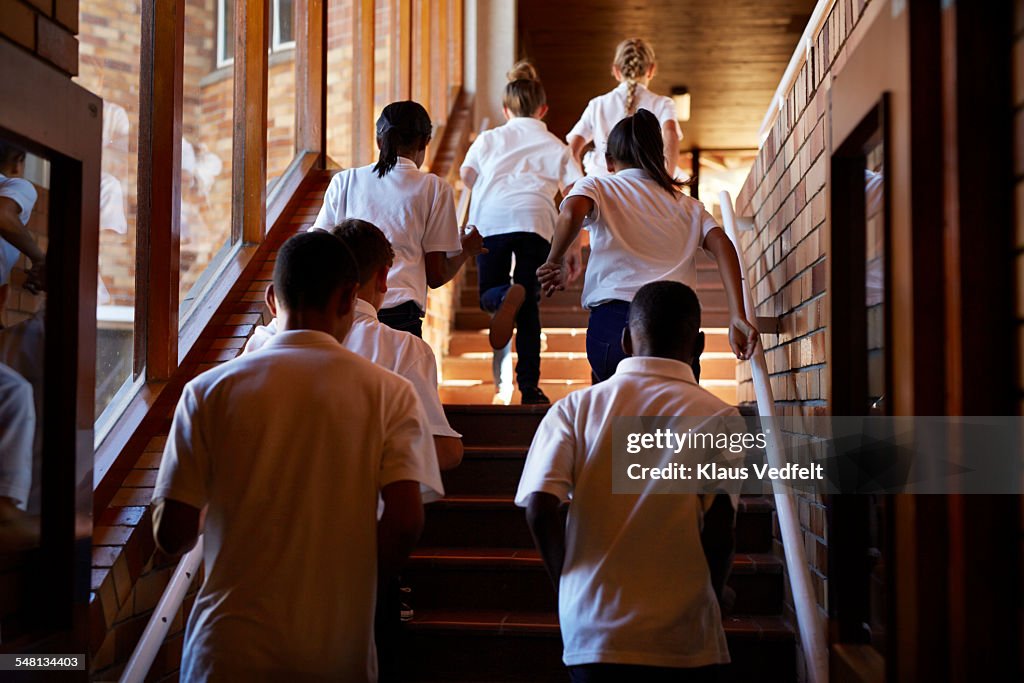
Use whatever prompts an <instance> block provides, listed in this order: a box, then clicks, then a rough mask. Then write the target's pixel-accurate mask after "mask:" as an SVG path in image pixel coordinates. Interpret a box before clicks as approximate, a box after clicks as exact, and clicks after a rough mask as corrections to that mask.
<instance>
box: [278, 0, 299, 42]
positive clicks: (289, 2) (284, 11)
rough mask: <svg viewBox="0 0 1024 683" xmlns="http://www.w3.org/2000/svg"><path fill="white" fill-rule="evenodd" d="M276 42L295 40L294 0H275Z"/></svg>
mask: <svg viewBox="0 0 1024 683" xmlns="http://www.w3.org/2000/svg"><path fill="white" fill-rule="evenodd" d="M277 5H278V15H277V21H278V25H277V42H278V45H281V44H284V43H291V42H293V41H294V40H295V1H294V0H277Z"/></svg>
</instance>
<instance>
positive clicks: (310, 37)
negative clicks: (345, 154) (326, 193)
mask: <svg viewBox="0 0 1024 683" xmlns="http://www.w3.org/2000/svg"><path fill="white" fill-rule="evenodd" d="M326 8H327V3H325V2H324V0H296V3H295V19H296V21H295V26H296V27H297V28H298V32H297V36H296V37H297V40H296V41H295V95H296V102H295V154H296V156H299V155H301V154H302V153H303V152H314V153H316V154H320V155H323V154H324V153H325V152H326V151H327V88H326V87H325V80H326V79H325V76H326V74H327V50H326V49H325V48H326V45H327V17H326Z"/></svg>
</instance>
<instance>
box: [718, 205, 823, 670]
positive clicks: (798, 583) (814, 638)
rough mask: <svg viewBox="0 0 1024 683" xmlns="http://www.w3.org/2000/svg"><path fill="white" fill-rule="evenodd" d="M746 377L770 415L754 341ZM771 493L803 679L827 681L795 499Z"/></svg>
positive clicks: (748, 305) (778, 462)
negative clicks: (804, 666)
mask: <svg viewBox="0 0 1024 683" xmlns="http://www.w3.org/2000/svg"><path fill="white" fill-rule="evenodd" d="M719 199H720V204H721V207H722V223H723V225H724V227H725V232H726V234H727V235H728V236H729V239H730V240H732V243H733V246H734V247H735V248H736V254H737V256H738V257H739V260H740V274H741V276H742V280H743V306H744V308H745V309H746V313H747V319H748V320H754V319H756V315H757V311H756V310H755V309H754V299H753V296H752V295H751V293H750V283H749V282H747V275H746V273H747V269H746V265H745V264H744V262H743V251H742V248H741V247H740V241H739V237H738V235H737V232H736V215H735V213H734V211H733V205H732V197H731V196H730V195H729V193H728V192H726V191H724V190H723V191H722V192H721V193H720V194H719ZM750 366H751V375H752V376H753V380H754V394H755V396H756V397H757V412H758V414H759V415H760V416H761V417H767V418H774V417H775V399H774V397H773V396H772V387H771V383H770V382H769V381H768V364H767V363H766V362H765V357H764V347H763V346H762V345H761V344H758V345H757V349H756V351H755V352H754V355H753V356H752V357H751V359H750ZM765 436H766V437H767V446H768V447H767V449H766V452H767V456H768V463H769V465H771V466H772V467H782V466H783V465H784V464H785V463H784V462H783V457H782V443H781V441H780V437H779V430H778V429H771V430H767V431H766V433H765ZM772 488H773V490H774V492H775V512H776V514H777V515H778V519H779V533H780V535H781V536H782V547H783V550H784V551H785V555H786V573H787V574H788V575H789V583H790V587H791V589H792V593H793V604H794V607H795V608H796V618H797V628H798V630H799V631H800V642H801V644H802V646H803V650H804V653H805V658H806V661H807V678H808V681H810V683H827V681H828V644H827V643H826V642H825V624H824V623H823V622H822V619H821V615H820V614H819V612H818V600H817V597H816V596H815V593H814V587H813V585H812V584H811V571H810V569H808V567H807V556H806V554H805V553H804V542H803V537H802V535H801V533H800V518H799V516H798V515H797V509H796V501H795V500H794V499H793V495H792V494H791V493H787V492H786V489H785V486H784V485H783V484H782V483H781V482H779V481H776V480H773V481H772Z"/></svg>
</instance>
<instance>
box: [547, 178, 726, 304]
mask: <svg viewBox="0 0 1024 683" xmlns="http://www.w3.org/2000/svg"><path fill="white" fill-rule="evenodd" d="M576 196H582V197H587V198H589V199H591V200H593V202H594V209H593V210H592V211H591V212H590V213H589V214H588V215H587V217H586V219H584V221H583V226H584V227H585V228H587V229H588V230H590V260H589V261H588V262H587V272H586V279H585V280H584V282H583V306H584V308H593V307H594V306H597V305H598V304H602V303H605V302H607V301H613V300H619V301H627V302H629V301H632V300H633V296H634V295H635V294H636V292H637V290H639V289H640V288H641V287H643V286H644V285H645V284H647V283H648V282H654V281H655V280H671V281H674V282H681V283H683V284H684V285H688V286H689V287H693V288H695V287H696V281H697V270H696V262H695V260H694V259H695V257H696V255H697V249H700V248H701V247H702V245H703V244H704V238H705V237H706V236H707V234H708V233H709V232H710V231H711V230H712V229H713V228H716V227H718V223H717V221H715V219H714V217H713V216H712V215H711V214H709V213H708V212H707V211H706V210H705V209H704V205H703V204H701V203H700V202H699V201H697V200H696V199H693V198H691V197H687V196H686V195H684V194H682V193H681V192H674V193H672V194H669V193H668V192H667V191H666V190H665V189H664V188H663V187H661V186H660V185H659V184H658V183H657V182H655V181H654V180H652V179H651V177H650V176H649V175H647V172H646V171H644V170H643V169H639V168H628V169H624V170H622V171H619V172H618V173H616V174H615V175H611V176H605V177H600V178H596V177H589V176H588V177H586V178H584V179H583V180H581V181H579V182H578V183H576V184H575V185H573V188H572V190H571V191H570V192H569V194H568V196H567V197H566V199H568V198H569V197H576ZM562 203H563V205H564V203H565V201H564V200H563V202H562Z"/></svg>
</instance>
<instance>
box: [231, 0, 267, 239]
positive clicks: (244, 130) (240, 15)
mask: <svg viewBox="0 0 1024 683" xmlns="http://www.w3.org/2000/svg"><path fill="white" fill-rule="evenodd" d="M269 31H270V3H269V2H267V0H236V2H235V108H234V140H233V143H232V149H231V159H232V163H231V241H232V242H237V241H238V240H243V241H244V242H245V243H246V244H256V243H259V242H260V241H261V240H262V239H263V235H264V234H265V232H266V221H267V217H266V213H267V51H268V49H269V37H270V36H269Z"/></svg>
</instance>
